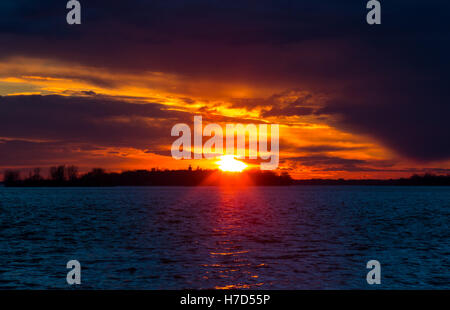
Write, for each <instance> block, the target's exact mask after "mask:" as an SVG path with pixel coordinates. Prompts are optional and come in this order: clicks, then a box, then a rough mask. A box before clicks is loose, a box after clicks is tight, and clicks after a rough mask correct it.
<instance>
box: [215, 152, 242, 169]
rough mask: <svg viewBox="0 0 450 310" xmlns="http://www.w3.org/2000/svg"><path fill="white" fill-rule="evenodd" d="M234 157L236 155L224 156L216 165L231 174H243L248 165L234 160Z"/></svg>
mask: <svg viewBox="0 0 450 310" xmlns="http://www.w3.org/2000/svg"><path fill="white" fill-rule="evenodd" d="M234 157H235V156H234V155H223V156H221V157H220V160H219V161H218V162H216V164H217V165H219V169H220V170H222V171H229V172H242V170H244V169H245V168H247V165H246V164H244V163H243V162H242V161H239V160H236V159H234Z"/></svg>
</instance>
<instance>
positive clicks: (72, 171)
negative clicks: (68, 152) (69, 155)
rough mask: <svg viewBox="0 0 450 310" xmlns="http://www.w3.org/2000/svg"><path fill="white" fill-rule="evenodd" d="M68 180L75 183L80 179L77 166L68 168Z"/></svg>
mask: <svg viewBox="0 0 450 310" xmlns="http://www.w3.org/2000/svg"><path fill="white" fill-rule="evenodd" d="M66 174H67V179H68V180H69V181H72V182H73V181H75V180H77V179H78V167H76V166H68V167H67V168H66Z"/></svg>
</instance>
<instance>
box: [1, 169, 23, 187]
mask: <svg viewBox="0 0 450 310" xmlns="http://www.w3.org/2000/svg"><path fill="white" fill-rule="evenodd" d="M3 181H4V182H5V185H6V186H11V185H15V184H17V182H19V181H20V172H19V171H17V170H6V171H5V172H4V174H3Z"/></svg>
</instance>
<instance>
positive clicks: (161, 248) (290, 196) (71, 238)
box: [0, 186, 450, 289]
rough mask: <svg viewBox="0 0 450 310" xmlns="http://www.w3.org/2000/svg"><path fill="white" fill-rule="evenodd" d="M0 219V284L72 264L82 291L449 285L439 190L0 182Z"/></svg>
mask: <svg viewBox="0 0 450 310" xmlns="http://www.w3.org/2000/svg"><path fill="white" fill-rule="evenodd" d="M0 214H1V216H0V289H19V288H20V289H24V288H26V289H46V288H69V285H68V284H67V283H66V273H67V272H68V269H66V263H67V262H68V261H69V260H72V259H76V260H78V261H79V262H80V263H81V281H82V284H81V286H80V287H81V288H85V289H91V288H93V289H188V288H196V289H197V288H205V289H207V288H252V289H373V288H381V289H417V288H426V289H436V288H441V289H442V288H445V289H449V288H450V271H449V270H450V259H449V255H450V239H449V237H450V233H449V222H450V221H449V220H450V188H449V187H359V186H341V187H339V186H336V187H333V186H315V187H314V186H311V187H309V186H297V187H248V188H243V189H232V188H220V187H197V188H183V187H172V188H171V187H117V188H2V187H0ZM372 259H375V260H378V261H379V262H380V264H381V281H382V282H381V285H372V286H371V285H369V284H367V282H366V274H367V272H368V271H369V270H367V269H366V263H367V261H369V260H372Z"/></svg>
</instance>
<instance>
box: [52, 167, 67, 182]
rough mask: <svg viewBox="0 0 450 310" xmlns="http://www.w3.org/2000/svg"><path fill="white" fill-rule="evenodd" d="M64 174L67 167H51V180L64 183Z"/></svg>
mask: <svg viewBox="0 0 450 310" xmlns="http://www.w3.org/2000/svg"><path fill="white" fill-rule="evenodd" d="M64 172H65V166H58V167H51V168H50V179H51V180H53V181H57V182H63V181H64V180H65V176H64Z"/></svg>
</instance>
